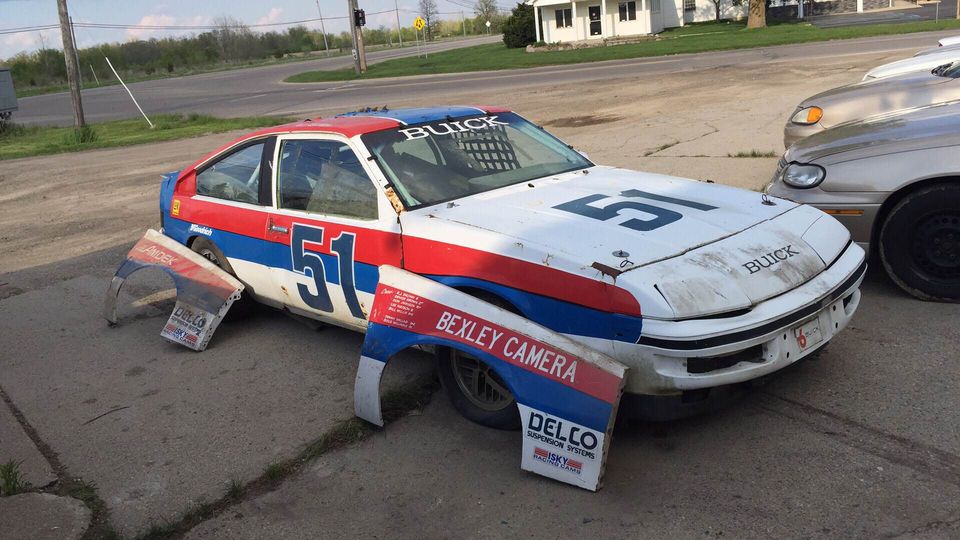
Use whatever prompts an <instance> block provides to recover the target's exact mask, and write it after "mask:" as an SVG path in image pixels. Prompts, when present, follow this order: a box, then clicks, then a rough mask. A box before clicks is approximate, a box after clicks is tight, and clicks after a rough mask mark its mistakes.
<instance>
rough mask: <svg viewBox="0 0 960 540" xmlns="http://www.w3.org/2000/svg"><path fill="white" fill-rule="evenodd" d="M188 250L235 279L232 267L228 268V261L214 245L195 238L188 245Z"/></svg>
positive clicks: (203, 239) (205, 240)
mask: <svg viewBox="0 0 960 540" xmlns="http://www.w3.org/2000/svg"><path fill="white" fill-rule="evenodd" d="M190 249H192V250H193V251H195V252H196V253H199V254H200V255H203V258H205V259H207V260H208V261H210V262H212V263H213V264H215V265H217V266H219V267H220V268H221V269H222V270H223V271H225V272H228V273H229V274H230V275H231V276H234V277H236V274H235V273H234V271H233V267H232V266H230V261H228V260H227V258H226V257H224V256H223V252H222V251H220V248H218V247H217V245H216V244H214V243H213V242H211V241H210V240H207V239H206V238H197V239H195V240H194V241H193V243H192V244H190Z"/></svg>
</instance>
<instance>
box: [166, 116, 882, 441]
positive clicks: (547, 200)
mask: <svg viewBox="0 0 960 540" xmlns="http://www.w3.org/2000/svg"><path fill="white" fill-rule="evenodd" d="M160 208H161V216H162V230H163V232H164V234H166V235H168V236H169V237H171V238H173V239H175V240H176V241H178V242H180V243H182V244H184V245H186V246H189V247H190V248H192V249H193V250H194V251H196V252H198V253H201V254H202V255H204V256H206V257H207V258H208V259H210V260H211V261H213V262H215V263H216V264H218V265H220V266H221V267H222V268H223V269H224V270H226V271H228V272H230V273H231V274H233V275H235V276H236V277H237V278H238V279H239V280H240V281H241V282H243V284H244V285H245V287H246V289H245V291H246V292H247V293H250V294H251V295H252V296H253V297H254V298H255V299H256V300H258V301H260V302H263V303H265V304H268V305H271V306H274V307H277V308H281V309H285V310H289V311H290V312H292V313H296V314H299V315H303V316H307V317H312V318H315V319H318V320H321V321H324V322H327V323H331V324H334V325H340V326H343V327H346V328H351V329H354V330H358V331H364V330H365V329H366V328H367V324H368V321H367V317H368V314H369V312H370V308H371V304H372V301H373V294H374V292H375V290H376V286H377V283H378V268H379V267H380V266H382V265H391V266H395V267H399V268H403V269H405V270H407V271H410V272H414V273H417V274H420V275H422V276H425V277H428V278H430V279H433V280H436V281H438V282H440V283H443V284H445V285H448V286H450V287H454V288H456V289H460V290H463V291H466V292H468V293H470V294H471V295H474V296H476V297H479V298H481V299H483V300H485V301H487V302H490V303H492V304H495V305H497V306H499V307H501V308H503V309H506V310H509V311H513V312H515V313H518V314H520V315H522V316H524V317H526V318H527V319H530V320H532V321H533V322H535V323H537V324H540V325H542V326H544V327H547V328H549V329H551V330H553V331H556V332H560V333H562V334H565V335H567V336H570V337H571V338H573V339H575V340H577V341H580V342H582V343H584V344H586V345H587V346H589V347H593V348H595V349H597V350H599V351H601V352H603V353H606V354H608V355H610V356H611V357H613V358H614V359H616V360H618V361H620V362H622V363H623V364H625V365H627V366H628V367H629V372H628V380H627V383H626V386H625V393H626V396H625V400H624V405H623V407H622V408H623V409H627V410H630V411H632V414H633V415H634V416H640V417H644V418H648V419H668V418H676V417H680V416H684V415H687V414H690V413H695V412H699V411H700V410H702V409H704V408H708V407H711V406H712V403H713V402H714V398H715V397H717V396H720V395H723V394H726V393H727V392H725V391H724V390H728V389H729V388H730V386H731V385H735V384H738V383H743V382H745V381H750V380H753V379H756V378H758V377H761V376H764V375H767V374H769V373H772V372H774V371H776V370H779V369H781V368H783V367H785V366H787V365H790V364H792V363H794V362H796V361H797V360H800V359H801V358H803V357H805V356H807V355H809V354H811V353H813V352H814V351H816V350H818V349H820V348H821V347H823V346H824V345H825V344H826V343H827V342H828V341H829V340H830V339H831V338H832V337H833V336H834V335H836V334H837V332H839V331H840V330H842V329H843V328H844V327H845V326H846V325H847V324H848V322H849V321H850V318H851V317H852V316H853V314H854V312H855V311H856V309H857V306H858V305H859V302H860V292H859V286H860V282H861V280H862V279H863V276H864V273H865V271H866V263H865V257H864V251H863V250H862V249H861V248H860V247H859V246H857V245H856V244H855V243H852V242H851V241H850V234H849V232H848V231H847V229H846V228H845V227H844V226H843V225H841V224H840V223H839V222H838V221H836V220H835V219H834V218H832V217H830V216H828V215H826V214H824V213H823V212H821V211H819V210H817V209H815V208H812V207H809V206H803V205H798V204H795V203H792V202H789V201H786V200H781V199H776V198H770V197H767V196H765V195H761V194H760V193H756V192H751V191H746V190H741V189H735V188H731V187H725V186H720V185H716V184H709V183H701V182H697V181H693V180H685V179H681V178H674V177H669V176H664V175H659V174H649V173H642V172H635V171H629V170H624V169H618V168H614V167H604V166H599V165H595V164H594V163H592V162H591V161H590V160H589V159H588V158H587V157H586V156H585V155H583V154H582V153H580V152H577V151H576V150H574V149H573V148H572V147H571V146H569V145H567V144H565V143H563V142H562V141H561V140H559V139H558V138H557V137H554V136H553V135H551V134H549V133H548V132H546V131H545V130H543V129H542V128H540V127H539V126H537V125H535V124H534V123H532V122H530V121H528V120H526V119H524V118H522V117H521V116H520V115H518V114H516V113H514V112H511V111H509V110H506V109H502V108H497V107H437V108H423V109H396V110H387V109H380V110H364V111H359V112H353V113H347V114H343V115H340V116H336V117H332V118H325V119H321V118H317V119H313V120H305V121H302V122H297V123H292V124H287V125H282V126H277V127H273V128H268V129H263V130H260V131H256V132H254V133H251V134H249V135H246V136H243V137H241V138H239V139H237V140H235V141H233V142H231V143H229V144H227V145H225V146H223V147H222V148H220V149H218V150H216V151H215V152H213V153H211V154H208V155H207V156H205V157H204V158H202V159H200V160H199V161H197V162H196V163H194V164H193V165H190V166H189V167H187V168H185V169H183V170H182V171H178V172H175V173H170V174H168V175H166V176H165V178H164V180H163V185H162V189H161V195H160ZM456 331H457V332H460V333H462V334H463V336H462V337H464V339H469V340H486V341H489V340H491V339H496V338H495V336H491V335H483V334H482V330H481V329H478V328H470V327H469V325H467V324H463V325H459V326H457V330H456ZM515 354H516V355H518V356H519V357H520V358H521V359H522V360H523V361H524V362H526V363H528V364H529V363H530V362H534V363H535V364H536V365H537V366H538V369H545V370H549V369H557V370H561V369H565V371H563V374H564V376H568V377H576V376H577V375H576V373H569V372H568V371H569V366H567V367H566V368H564V366H556V365H555V364H550V363H549V362H548V360H547V359H544V358H528V357H527V356H531V355H535V354H536V352H535V351H521V350H517V351H515ZM541 354H542V351H541ZM436 355H437V360H438V370H439V376H440V379H441V381H442V382H443V385H444V387H445V388H446V391H447V394H448V395H449V397H450V399H451V401H452V403H453V405H454V406H455V407H456V408H457V409H458V410H459V411H460V412H461V413H462V414H463V415H464V416H466V417H467V418H469V419H471V420H473V421H476V422H478V423H481V424H484V425H488V426H492V427H498V428H509V427H514V426H516V424H517V422H518V420H517V418H518V415H517V412H516V402H515V400H514V399H513V396H512V395H511V394H510V392H509V390H508V386H509V385H507V384H505V381H503V380H500V379H499V378H498V376H497V375H496V374H495V373H494V372H492V371H491V370H490V369H489V367H488V366H486V365H484V364H483V363H482V362H481V361H478V360H477V359H475V358H471V357H469V356H465V355H463V354H460V353H458V352H456V351H451V350H444V349H439V350H437V351H436ZM721 387H723V388H721Z"/></svg>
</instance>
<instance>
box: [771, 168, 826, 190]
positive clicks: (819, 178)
mask: <svg viewBox="0 0 960 540" xmlns="http://www.w3.org/2000/svg"><path fill="white" fill-rule="evenodd" d="M825 176H827V172H826V171H824V170H823V167H821V166H819V165H805V164H803V163H791V164H789V165H787V167H786V168H785V169H784V170H783V174H781V175H780V179H781V180H783V183H784V184H786V185H788V186H791V187H795V188H799V189H807V188H812V187H815V186H818V185H820V182H823V179H824V177H825Z"/></svg>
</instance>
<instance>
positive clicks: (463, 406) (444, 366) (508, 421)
mask: <svg viewBox="0 0 960 540" xmlns="http://www.w3.org/2000/svg"><path fill="white" fill-rule="evenodd" d="M464 292H467V293H468V294H471V295H473V296H476V297H477V298H479V299H481V300H483V301H484V302H489V303H491V304H493V305H495V306H497V307H501V308H503V309H505V310H507V311H510V312H512V313H518V311H517V309H516V308H514V307H513V306H512V305H510V304H508V303H507V302H504V301H503V300H502V299H500V298H498V297H496V296H492V295H489V294H487V293H485V292H483V291H472V290H468V291H464ZM454 352H457V353H458V354H462V353H459V351H453V350H452V349H450V348H448V347H437V350H436V353H435V355H436V359H437V373H438V374H439V377H440V383H441V384H442V385H443V389H444V390H445V391H446V394H447V397H448V398H449V399H450V404H451V405H453V408H455V409H456V410H457V412H459V413H460V414H461V415H463V417H464V418H466V419H467V420H470V421H471V422H475V423H477V424H480V425H481V426H486V427H491V428H494V429H503V430H511V431H515V430H518V429H520V411H519V410H518V409H517V402H516V400H512V402H511V403H510V404H509V405H508V406H506V407H504V408H503V409H501V410H498V411H488V410H485V409H482V408H480V407H478V406H477V405H474V404H473V403H472V402H471V401H470V398H468V397H467V396H466V395H464V393H463V390H461V388H460V385H459V384H457V381H456V380H455V379H454V373H453V357H452V355H453V354H454ZM512 397H513V396H511V399H512Z"/></svg>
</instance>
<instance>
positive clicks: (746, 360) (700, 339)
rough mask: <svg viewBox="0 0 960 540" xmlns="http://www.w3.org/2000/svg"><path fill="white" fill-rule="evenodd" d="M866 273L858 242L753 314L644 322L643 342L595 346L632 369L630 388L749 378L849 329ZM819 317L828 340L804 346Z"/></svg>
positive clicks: (673, 388)
mask: <svg viewBox="0 0 960 540" xmlns="http://www.w3.org/2000/svg"><path fill="white" fill-rule="evenodd" d="M865 273H866V261H865V254H864V251H863V249H861V248H860V247H859V246H857V245H856V244H853V243H851V244H849V245H848V246H847V248H846V249H845V250H844V252H843V253H842V254H841V255H840V256H839V257H838V258H837V260H836V261H834V262H833V264H831V265H830V266H829V267H828V268H827V269H826V270H824V271H823V272H821V273H820V274H819V275H817V276H816V277H814V278H813V279H811V280H810V281H808V282H806V283H805V284H803V285H802V286H800V287H797V288H796V289H794V290H792V291H789V292H787V293H784V294H782V295H780V296H777V297H774V298H771V299H769V300H766V301H764V302H761V303H760V304H757V305H756V306H754V307H753V309H751V310H750V311H749V312H748V313H745V314H741V315H737V316H731V317H712V318H709V317H708V318H702V319H691V320H685V321H663V320H644V327H643V336H642V337H641V338H640V341H639V343H635V344H634V343H624V342H606V344H605V345H606V346H602V345H601V344H600V343H590V345H592V346H594V347H596V348H599V349H601V350H604V352H607V353H608V354H610V355H611V356H613V357H614V358H615V359H617V360H618V361H620V362H622V363H624V364H626V365H627V366H628V367H629V368H630V371H629V372H628V377H627V382H626V387H625V391H626V392H627V393H632V394H643V395H651V396H670V395H679V394H682V393H684V392H686V391H693V390H699V389H705V388H713V387H718V386H726V385H732V384H736V383H741V382H745V381H749V380H752V379H756V378H758V377H762V376H764V375H767V374H770V373H773V372H775V371H777V370H780V369H782V368H784V367H786V366H788V365H790V364H793V363H794V362H796V361H798V360H800V359H801V358H804V357H806V356H808V355H810V354H812V353H813V352H815V351H816V350H818V349H820V348H822V347H823V346H824V345H826V344H827V343H828V342H829V341H830V340H831V339H832V338H833V336H835V335H836V334H837V333H838V332H840V331H841V330H843V329H844V328H845V327H846V326H847V324H848V323H849V322H850V319H851V318H852V317H853V314H854V313H855V312H856V310H857V307H858V306H859V304H860V290H859V287H860V283H861V282H862V280H863V277H864V274H865ZM814 320H816V321H818V323H819V325H818V326H819V331H820V335H821V341H819V342H818V343H816V344H815V345H811V346H809V347H807V348H805V349H804V350H801V346H800V344H799V343H798V339H797V337H796V336H795V333H794V332H795V329H797V328H799V327H801V326H805V325H806V324H807V323H810V322H811V321H814ZM598 341H599V340H598ZM611 348H612V350H611Z"/></svg>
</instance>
